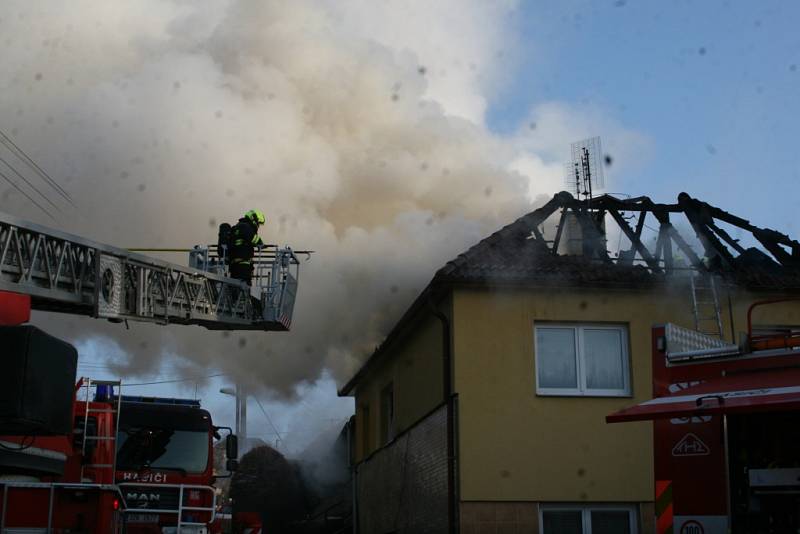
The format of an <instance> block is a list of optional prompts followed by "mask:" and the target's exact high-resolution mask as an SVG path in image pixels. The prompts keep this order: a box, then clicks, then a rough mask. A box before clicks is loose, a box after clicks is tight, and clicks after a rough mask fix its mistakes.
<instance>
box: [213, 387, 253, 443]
mask: <svg viewBox="0 0 800 534" xmlns="http://www.w3.org/2000/svg"><path fill="white" fill-rule="evenodd" d="M219 392H220V393H222V394H224V395H231V396H234V397H236V425H235V427H236V435H237V436H239V443H241V444H242V447H243V448H244V450H247V392H245V389H244V387H243V386H242V385H241V384H237V385H236V388H227V387H226V388H220V390H219Z"/></svg>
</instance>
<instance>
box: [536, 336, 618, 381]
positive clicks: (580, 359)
mask: <svg viewBox="0 0 800 534" xmlns="http://www.w3.org/2000/svg"><path fill="white" fill-rule="evenodd" d="M564 328H570V329H572V330H573V331H574V335H575V359H576V362H575V368H576V370H577V374H578V377H577V378H578V387H576V388H548V387H542V386H540V385H539V369H540V367H539V351H538V348H537V347H536V340H537V338H538V336H537V334H538V332H539V330H548V329H564ZM585 329H589V330H614V331H616V332H619V333H620V343H621V345H622V382H623V383H622V389H589V388H587V387H586V373H585V369H584V367H585V364H584V351H583V335H584V334H583V332H584V330H585ZM533 350H534V354H535V356H536V358H535V360H536V370H535V371H536V372H535V375H536V376H535V380H536V394H537V395H542V396H560V397H630V396H631V367H630V366H631V362H630V354H629V351H628V325H627V324H602V323H601V324H595V323H541V324H535V325H534V327H533Z"/></svg>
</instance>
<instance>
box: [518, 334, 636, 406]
mask: <svg viewBox="0 0 800 534" xmlns="http://www.w3.org/2000/svg"><path fill="white" fill-rule="evenodd" d="M627 334H628V333H627V328H626V327H624V326H607V325H555V324H548V325H542V326H536V328H535V338H536V341H535V347H534V350H535V352H536V393H538V394H539V395H588V396H599V397H602V396H606V397H614V396H627V395H630V391H631V388H630V371H629V362H628V335H627Z"/></svg>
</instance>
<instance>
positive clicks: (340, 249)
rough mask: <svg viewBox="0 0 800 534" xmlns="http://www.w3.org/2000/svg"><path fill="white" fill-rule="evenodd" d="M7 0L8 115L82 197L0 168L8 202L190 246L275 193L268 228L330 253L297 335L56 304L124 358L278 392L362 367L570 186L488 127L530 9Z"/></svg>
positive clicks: (69, 321)
mask: <svg viewBox="0 0 800 534" xmlns="http://www.w3.org/2000/svg"><path fill="white" fill-rule="evenodd" d="M4 7H5V9H4V10H3V13H2V14H0V17H2V18H0V41H2V43H3V46H2V50H1V51H0V85H2V91H0V127H2V129H3V131H5V132H6V133H8V134H9V135H10V136H12V137H13V138H14V139H15V140H16V141H17V143H18V144H19V145H20V146H21V147H23V148H24V149H26V150H27V151H28V153H29V154H30V155H31V156H32V157H33V159H34V160H36V161H37V163H38V164H39V165H40V166H42V167H43V168H45V169H46V170H47V171H48V172H49V173H50V175H52V176H53V177H54V178H56V179H57V180H58V181H59V182H60V184H61V185H62V186H63V187H64V188H65V189H66V190H67V191H68V192H69V193H70V194H71V196H72V197H73V198H74V200H75V204H76V205H77V208H71V207H69V206H68V205H66V204H65V203H63V202H62V201H60V200H59V199H58V198H57V197H56V195H55V194H54V193H53V191H49V193H50V196H51V200H53V201H54V202H55V203H57V204H58V205H59V206H60V208H61V211H60V212H55V211H54V213H53V215H54V216H55V217H56V218H57V219H58V223H57V224H56V223H53V222H52V221H50V220H48V219H47V218H46V217H45V216H43V215H42V214H41V213H40V212H38V211H37V210H36V209H35V208H34V206H33V205H32V204H30V202H29V201H27V200H26V199H25V198H24V197H23V196H21V195H20V194H19V193H18V192H17V191H15V190H13V189H11V188H10V187H9V188H5V185H6V184H5V183H0V191H2V196H0V209H2V210H3V211H7V212H12V213H14V214H17V215H20V216H23V217H26V218H32V219H35V220H37V221H38V222H42V223H44V224H48V225H51V226H54V225H55V226H59V227H61V228H63V229H65V230H67V231H71V232H74V233H78V234H80V235H83V236H86V237H88V238H92V239H95V240H98V241H101V242H107V243H111V244H114V245H117V246H120V247H188V246H191V245H193V244H196V243H209V242H213V241H215V240H216V229H217V225H218V224H219V223H220V222H223V221H227V222H235V221H236V220H237V219H238V218H239V217H240V216H241V214H242V213H243V212H244V211H246V210H248V209H251V208H259V209H261V210H263V211H264V212H265V213H266V214H267V225H266V227H265V228H264V229H263V230H262V236H263V237H264V239H265V241H267V242H271V243H278V244H291V245H292V246H293V247H295V248H298V249H312V250H315V251H316V254H314V256H313V258H312V260H311V261H310V262H308V263H305V264H303V266H302V272H301V278H300V284H301V285H300V290H299V300H298V302H297V305H296V308H295V310H296V312H295V317H294V326H293V330H292V332H291V333H287V334H281V333H275V334H272V333H270V334H265V333H238V332H233V333H230V334H228V333H220V332H209V331H206V330H204V329H201V328H196V327H180V326H176V327H169V328H163V327H158V326H152V325H147V324H131V329H130V330H125V329H124V327H121V326H119V325H110V324H105V323H102V322H100V321H97V320H91V319H81V318H76V317H59V316H56V315H50V314H41V315H37V321H38V322H39V323H40V324H42V325H43V327H44V328H46V329H48V330H49V331H51V332H53V333H54V334H57V335H63V336H64V337H67V338H68V339H72V340H75V341H80V340H81V339H85V338H87V337H95V338H102V337H103V336H107V337H109V338H113V339H114V340H115V341H116V343H118V344H119V346H120V347H121V348H122V350H123V352H124V355H123V357H122V358H120V359H118V360H117V362H116V364H117V365H119V366H120V370H124V371H125V372H127V373H146V372H148V371H149V370H153V369H155V368H157V366H158V364H159V361H160V360H161V359H162V358H163V356H164V355H177V356H179V357H181V358H182V359H184V360H185V361H186V362H187V369H197V368H201V369H203V368H209V369H219V370H221V371H223V372H225V373H229V374H230V375H231V376H233V377H234V378H236V379H239V380H246V381H250V382H251V385H252V386H253V387H263V388H266V389H269V390H271V391H274V392H277V393H280V394H289V393H291V391H293V386H294V385H295V384H298V383H301V382H303V381H310V380H314V379H315V378H317V377H318V376H319V375H320V373H321V372H322V370H323V369H330V370H331V372H332V373H333V376H334V377H336V378H337V379H338V380H340V381H341V380H344V379H346V378H348V377H349V375H350V374H351V373H352V372H354V370H355V369H356V368H357V366H358V365H359V363H360V362H361V361H363V359H364V357H365V356H366V355H368V354H369V353H370V352H371V351H372V350H373V348H374V347H375V345H377V344H378V343H379V342H380V340H381V339H382V337H383V336H384V335H385V334H386V332H387V329H388V328H389V327H390V326H391V324H392V323H393V321H395V320H396V319H397V318H398V317H399V315H400V313H402V311H403V310H404V309H405V308H406V307H407V306H408V304H409V303H410V302H411V300H412V299H413V297H414V296H415V295H416V294H417V292H418V291H419V290H420V289H421V287H422V286H423V285H424V284H425V283H426V282H427V281H428V280H429V278H430V277H431V276H432V274H433V272H434V270H435V269H436V268H438V267H439V266H441V265H442V264H443V263H444V262H445V261H447V260H448V259H450V258H452V257H453V256H455V255H456V254H458V253H459V252H461V251H462V250H463V249H464V248H465V247H466V246H469V245H470V244H472V243H474V242H476V241H477V240H478V239H480V238H482V237H484V236H485V235H486V234H487V233H489V232H491V231H493V230H494V229H496V228H497V227H499V226H500V225H502V224H506V223H507V222H509V221H511V220H512V219H513V218H514V217H517V216H519V215H520V214H522V213H523V212H525V211H527V210H528V209H530V207H531V206H530V198H532V196H533V194H536V193H552V192H553V188H554V187H553V183H552V181H553V180H552V179H548V180H544V179H543V180H542V182H537V175H536V172H539V171H541V173H542V176H544V175H547V176H549V177H550V178H552V173H553V169H554V168H560V166H556V167H549V168H545V167H547V165H545V164H543V163H541V161H539V160H536V161H538V163H537V165H536V166H534V171H532V172H533V174H534V176H526V175H523V174H522V172H524V171H523V170H520V169H522V168H523V167H525V168H526V169H529V168H531V165H530V164H527V166H525V165H519V164H518V162H519V161H520V160H519V158H520V157H521V153H520V144H519V143H516V142H513V141H512V140H509V138H503V137H498V136H496V135H494V134H492V133H491V132H490V131H489V130H488V129H487V128H486V127H485V126H484V125H483V114H484V111H485V108H486V97H487V95H491V94H493V93H494V92H495V91H497V90H499V89H498V88H499V87H500V86H501V85H502V81H503V76H504V73H505V72H508V70H509V69H510V68H511V66H512V65H513V57H512V54H510V53H509V52H508V50H509V49H510V46H511V45H512V44H513V42H512V40H513V35H512V34H511V33H509V32H508V31H507V28H508V25H507V24H506V21H507V19H508V18H509V17H510V16H512V15H513V9H514V5H513V2H506V1H497V2H483V1H474V2H462V1H459V0H447V1H439V2H423V1H415V2H410V1H398V2H375V1H360V0H346V1H340V2H321V1H311V0H293V1H280V0H264V1H255V0H241V1H238V0H228V1H218V2H202V3H194V2H185V1H181V0H173V1H170V0H146V1H145V0H143V1H139V2H132V3H129V2H126V3H120V2H104V1H100V0H74V1H72V2H67V3H62V2H46V1H40V2H30V1H27V0H19V1H13V0H12V1H7V2H5V3H4ZM537 135H542V136H546V135H547V133H546V132H541V128H540V131H539V132H537ZM3 157H5V158H6V159H8V160H9V162H11V163H13V164H14V165H15V167H17V168H20V169H23V168H24V167H23V165H22V164H21V163H20V162H18V161H16V162H14V161H11V159H10V157H9V156H8V155H7V154H5V153H4V154H3ZM515 162H517V164H516V166H515ZM515 168H516V169H518V170H513V169H515ZM531 184H533V185H531ZM556 187H557V185H556ZM45 191H47V190H45ZM169 259H171V260H173V261H176V262H180V263H184V262H185V261H186V258H184V257H182V256H177V257H174V256H173V257H170V258H169Z"/></svg>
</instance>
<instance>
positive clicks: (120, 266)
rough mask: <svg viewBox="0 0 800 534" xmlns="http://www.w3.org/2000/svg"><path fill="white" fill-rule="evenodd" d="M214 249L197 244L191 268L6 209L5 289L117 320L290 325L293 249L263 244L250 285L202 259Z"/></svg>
mask: <svg viewBox="0 0 800 534" xmlns="http://www.w3.org/2000/svg"><path fill="white" fill-rule="evenodd" d="M211 248H212V247H195V248H194V249H192V251H191V253H190V261H191V262H192V264H193V266H191V267H187V266H183V265H178V264H175V263H170V262H167V261H164V260H161V259H158V258H153V257H149V256H146V255H143V254H139V253H135V252H131V251H129V250H125V249H122V248H117V247H113V246H110V245H105V244H102V243H97V242H94V241H91V240H88V239H84V238H82V237H78V236H75V235H71V234H68V233H66V232H61V231H59V230H54V229H51V228H47V227H45V226H41V225H38V224H35V223H31V222H28V221H25V220H22V219H19V218H17V217H14V216H12V215H7V214H5V213H2V212H0V291H11V292H14V293H21V294H23V295H30V297H31V307H32V308H34V309H37V310H46V311H58V312H65V313H73V314H79V315H88V316H92V317H99V318H105V319H108V320H110V321H113V322H123V321H129V320H130V321H144V322H154V323H160V324H168V323H174V324H184V325H199V326H203V327H205V328H209V329H212V330H261V331H287V330H289V329H290V327H291V322H292V314H293V310H294V301H295V295H296V294H297V287H298V278H299V274H300V273H299V269H300V267H299V265H300V262H299V260H298V259H297V256H296V255H295V253H294V252H293V251H292V249H291V248H289V247H283V248H279V247H277V246H275V245H269V246H267V247H265V248H264V249H262V250H260V251H259V252H258V253H257V255H256V258H255V261H254V265H255V266H256V268H257V269H258V272H257V275H256V278H254V281H255V284H254V285H253V287H250V286H248V285H247V284H245V283H243V282H241V281H239V280H236V279H233V278H228V277H227V276H225V275H224V264H223V269H222V274H220V271H219V269H216V270H215V269H212V268H211V267H213V266H212V265H210V264H209V263H208V262H206V263H202V262H200V261H199V260H198V258H199V257H202V256H203V254H204V253H205V256H204V257H205V258H206V259H207V258H208V257H209V251H210V249H211ZM217 267H218V266H217ZM109 385H111V384H109Z"/></svg>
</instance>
